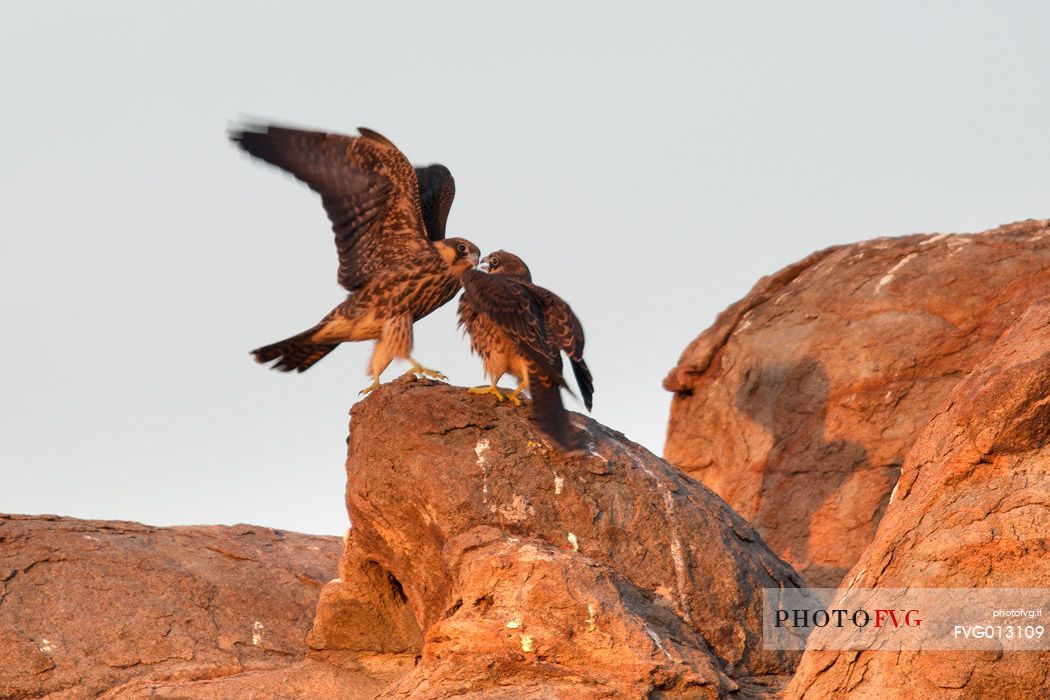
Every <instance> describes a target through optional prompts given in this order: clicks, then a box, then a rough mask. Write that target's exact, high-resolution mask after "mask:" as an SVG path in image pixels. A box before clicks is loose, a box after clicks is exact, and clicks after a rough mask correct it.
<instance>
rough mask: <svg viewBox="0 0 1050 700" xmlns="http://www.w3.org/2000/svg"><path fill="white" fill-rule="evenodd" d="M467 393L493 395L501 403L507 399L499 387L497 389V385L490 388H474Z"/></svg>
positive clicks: (491, 385)
mask: <svg viewBox="0 0 1050 700" xmlns="http://www.w3.org/2000/svg"><path fill="white" fill-rule="evenodd" d="M467 391H469V392H470V393H471V394H492V395H493V396H495V397H496V400H497V401H500V402H502V401H503V399H505V398H507V397H506V396H504V395H503V392H502V391H500V390H499V387H497V386H496V385H495V384H490V385H488V386H472V387H470V388H469V389H467Z"/></svg>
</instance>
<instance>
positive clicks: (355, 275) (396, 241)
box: [230, 124, 479, 392]
mask: <svg viewBox="0 0 1050 700" xmlns="http://www.w3.org/2000/svg"><path fill="white" fill-rule="evenodd" d="M359 131H360V134H361V135H360V136H344V135H341V134H327V133H323V132H318V131H303V130H300V129H292V128H287V127H279V126H267V125H255V124H252V125H248V126H246V127H244V128H242V129H238V130H235V131H232V132H231V133H230V138H231V139H232V140H233V141H234V142H235V143H236V144H237V145H238V146H240V147H241V148H243V149H244V150H245V151H247V152H248V153H250V154H251V155H253V156H255V157H256V158H260V159H262V160H264V161H266V162H268V163H271V164H273V165H276V166H278V167H280V168H282V169H284V170H286V171H288V172H289V173H291V174H292V175H294V176H295V177H296V178H298V179H299V180H301V181H302V182H304V183H306V184H307V185H308V186H309V187H310V189H312V190H313V191H315V192H317V193H318V194H319V195H321V204H322V205H323V206H324V209H325V212H327V214H328V218H329V220H330V221H331V222H332V230H333V231H334V232H335V244H336V250H337V251H338V253H339V272H338V277H337V279H338V281H339V284H341V285H342V286H343V287H345V288H346V290H347V291H348V292H349V293H350V294H349V295H348V296H347V298H346V300H345V301H344V302H343V303H341V304H339V305H338V306H337V307H335V308H334V309H332V311H330V312H329V313H328V315H327V316H325V317H324V318H323V319H321V321H320V322H319V323H317V325H315V326H314V327H313V328H310V329H309V330H306V331H303V332H302V333H299V334H297V335H294V336H292V337H290V338H286V339H285V340H282V341H279V342H277V343H273V344H272V345H267V346H264V347H261V348H259V349H257V350H254V351H252V354H253V355H254V356H255V359H256V360H257V361H258V362H262V363H265V362H271V361H275V362H274V364H273V368H274V369H279V370H281V371H284V372H288V371H291V370H295V371H297V372H304V371H306V370H307V369H309V368H310V367H311V366H313V364H314V363H316V362H317V361H318V360H320V359H321V358H323V357H324V356H325V355H327V354H328V353H329V352H331V351H332V350H334V349H335V348H336V347H337V346H338V345H339V344H340V343H343V342H347V341H356V340H376V341H377V342H376V345H375V349H374V351H373V353H372V359H371V362H370V364H369V374H370V375H371V377H372V380H373V381H372V384H371V385H370V386H369V387H367V388H366V389H365V391H366V392H367V391H371V390H372V389H374V388H376V387H377V386H379V376H380V375H381V374H382V372H383V370H385V369H386V367H387V366H388V365H389V364H390V362H391V361H392V360H393V359H395V358H405V359H408V360H409V361H410V362H411V363H412V371H414V372H415V373H417V374H425V375H429V376H436V377H441V378H443V375H441V374H440V373H438V372H435V371H434V370H429V369H427V368H425V367H423V366H422V365H420V364H419V363H418V362H416V361H415V360H414V359H412V357H411V351H412V324H413V323H414V322H415V321H417V320H419V319H421V318H423V317H424V316H426V315H427V314H429V313H431V312H432V311H434V310H435V309H437V308H438V307H440V306H441V305H442V304H445V303H446V302H448V301H450V300H451V299H452V297H454V296H455V294H456V292H457V291H458V289H459V286H460V283H459V276H460V274H461V273H462V272H463V271H465V270H467V269H470V268H472V267H474V266H475V265H476V264H477V261H478V256H479V251H478V248H477V246H475V245H474V244H473V243H471V242H470V241H467V240H465V239H462V238H449V239H445V223H446V221H447V219H448V213H449V208H450V207H451V205H452V199H453V197H454V196H455V183H454V181H453V179H452V175H451V173H449V171H448V169H447V168H445V167H444V166H442V165H431V166H427V167H425V168H416V169H413V167H412V165H411V164H410V163H409V161H408V159H407V158H405V156H404V154H402V153H401V151H399V150H398V149H397V147H396V146H395V145H394V144H393V143H391V142H390V141H389V140H387V139H386V138H384V137H383V136H380V135H379V134H377V133H376V132H374V131H371V130H369V129H364V128H362V129H359Z"/></svg>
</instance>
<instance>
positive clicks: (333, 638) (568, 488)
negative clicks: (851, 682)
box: [309, 381, 799, 698]
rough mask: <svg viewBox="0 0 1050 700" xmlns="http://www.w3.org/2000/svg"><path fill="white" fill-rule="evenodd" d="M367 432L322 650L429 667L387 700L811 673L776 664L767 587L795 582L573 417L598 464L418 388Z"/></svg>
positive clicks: (358, 416) (526, 694)
mask: <svg viewBox="0 0 1050 700" xmlns="http://www.w3.org/2000/svg"><path fill="white" fill-rule="evenodd" d="M352 416H353V417H352V421H351V426H352V428H351V437H350V441H349V458H348V460H347V466H346V468H347V490H346V503H347V510H348V512H349V514H350V520H351V522H352V523H353V527H352V529H351V530H350V531H349V533H348V536H347V544H346V549H345V552H344V555H343V559H342V561H341V563H340V580H339V581H338V582H333V583H330V584H328V585H327V586H325V589H324V593H323V594H322V597H321V601H320V603H319V606H318V612H317V618H316V621H315V625H314V628H313V630H312V631H311V633H310V638H309V642H310V644H311V646H312V647H314V648H315V649H318V650H325V651H327V652H329V653H332V652H340V651H341V652H347V653H360V652H373V653H374V652H401V653H406V652H407V653H417V654H419V656H420V663H419V665H418V666H417V667H416V668H415V669H413V670H412V671H411V672H410V673H409V674H408V675H406V676H405V677H404V678H402V679H400V681H399V682H397V683H396V684H395V685H393V686H392V687H391V688H389V689H388V690H387V692H386V695H387V696H390V697H412V698H445V697H477V698H481V697H484V698H494V697H495V698H499V697H507V698H511V697H513V698H532V697H536V698H539V697H543V698H555V697H564V698H591V697H614V696H615V697H650V695H649V694H660V695H659V697H667V698H670V697H681V698H686V697H688V698H693V697H697V698H701V697H719V696H722V695H724V694H725V693H727V692H729V691H731V690H732V689H734V688H736V687H737V685H738V684H740V685H744V686H745V687H746V688H747V689H748V692H749V693H753V694H761V693H762V692H764V690H763V688H762V686H761V685H759V683H760V682H761V679H759V680H756V679H755V677H764V676H777V675H780V676H782V675H784V674H787V673H790V672H791V670H792V669H793V668H794V665H795V663H796V660H797V655H796V654H795V653H791V652H775V651H763V650H762V649H761V644H760V639H759V636H758V635H759V632H760V629H761V624H760V616H761V609H760V606H761V591H760V590H759V589H761V588H762V587H767V586H774V587H776V586H796V585H798V583H799V579H798V578H797V575H796V574H795V573H794V572H793V571H792V569H791V568H790V567H789V566H787V565H785V564H784V563H783V562H782V561H780V560H779V559H778V558H777V557H776V556H774V555H773V554H772V553H771V552H770V551H769V550H768V549H767V548H766V546H765V545H764V544H763V543H762V541H761V540H760V539H759V538H758V537H757V535H756V533H755V532H754V531H753V530H752V528H751V527H750V526H749V525H747V523H746V522H745V521H744V520H743V519H742V518H740V517H739V516H738V515H737V514H736V513H734V512H733V511H732V510H731V509H730V508H729V507H728V506H726V504H725V503H724V502H723V501H722V500H721V499H719V498H718V497H717V496H715V495H714V494H713V493H711V492H710V491H709V490H708V489H706V488H705V487H703V486H702V485H700V484H698V483H696V482H694V481H692V480H691V479H688V478H685V477H683V476H682V475H681V474H680V473H679V472H678V471H677V470H676V469H674V468H672V467H671V466H670V465H668V464H667V463H665V462H663V461H662V460H660V459H659V458H657V457H655V456H653V455H652V454H650V453H649V452H647V451H646V450H644V449H643V448H641V447H639V446H637V445H635V444H633V443H631V442H629V441H628V440H626V439H625V438H624V437H623V436H622V435H620V434H619V433H615V432H613V431H611V430H609V429H607V428H604V427H602V426H600V425H598V424H597V423H595V422H594V421H591V420H589V419H587V418H585V417H583V416H579V415H576V414H574V415H573V422H574V425H575V426H576V428H577V430H580V431H582V434H583V436H584V438H585V440H586V441H588V442H589V443H590V447H589V450H590V453H589V454H587V455H585V456H583V457H566V456H563V455H560V454H559V453H557V452H556V451H554V450H552V449H551V445H550V444H549V443H548V442H547V440H546V438H545V437H543V436H542V434H541V433H538V432H537V431H536V430H534V429H533V427H532V425H531V424H530V422H529V419H528V412H527V411H525V410H521V409H518V408H515V407H513V406H509V405H505V404H497V403H496V402H494V401H492V400H491V397H485V396H476V395H472V394H469V393H467V392H466V391H465V390H463V389H462V388H458V387H449V386H445V385H434V384H432V383H429V382H419V381H400V382H396V383H394V384H391V385H387V386H385V387H383V389H382V390H380V391H377V392H375V393H373V394H372V395H370V396H369V397H368V398H367V399H365V400H364V401H362V402H360V403H358V404H357V405H355V406H354V409H353V411H352ZM756 688H757V690H755V689H756Z"/></svg>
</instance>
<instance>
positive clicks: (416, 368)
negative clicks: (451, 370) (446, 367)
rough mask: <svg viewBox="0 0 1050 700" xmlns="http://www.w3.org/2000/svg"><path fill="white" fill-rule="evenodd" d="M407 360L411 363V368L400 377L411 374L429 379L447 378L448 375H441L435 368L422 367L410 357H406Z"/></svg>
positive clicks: (442, 379)
mask: <svg viewBox="0 0 1050 700" xmlns="http://www.w3.org/2000/svg"><path fill="white" fill-rule="evenodd" d="M408 361H409V362H411V363H412V369H410V370H408V371H407V372H405V373H404V374H403V375H401V376H402V377H407V376H408V375H410V374H412V375H415V376H423V377H430V378H431V379H439V380H441V381H446V380H448V377H446V376H445V375H443V374H442V373H441V372H438V371H437V370H436V369H430V368H429V367H424V366H423V365H421V364H419V363H418V362H416V361H415V360H413V359H412V358H411V357H410V358H408Z"/></svg>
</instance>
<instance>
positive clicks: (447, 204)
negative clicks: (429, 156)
mask: <svg viewBox="0 0 1050 700" xmlns="http://www.w3.org/2000/svg"><path fill="white" fill-rule="evenodd" d="M416 179H417V180H419V204H420V208H421V209H422V211H423V223H424V224H426V227H427V235H428V236H429V237H430V240H432V241H440V240H444V238H445V222H446V221H448V212H449V210H450V209H451V208H452V200H453V199H455V198H456V181H455V180H453V179H452V173H451V172H449V169H448V168H446V167H445V166H444V165H441V164H440V163H435V164H433V165H427V166H424V167H418V168H416Z"/></svg>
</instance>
